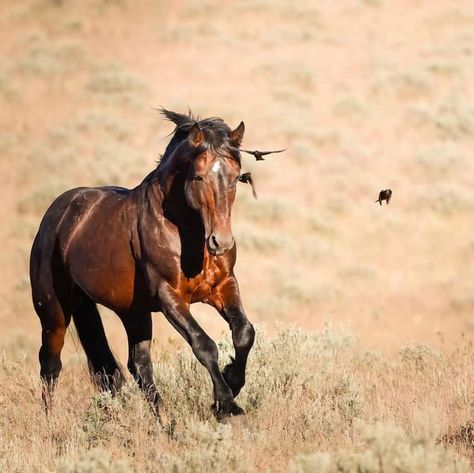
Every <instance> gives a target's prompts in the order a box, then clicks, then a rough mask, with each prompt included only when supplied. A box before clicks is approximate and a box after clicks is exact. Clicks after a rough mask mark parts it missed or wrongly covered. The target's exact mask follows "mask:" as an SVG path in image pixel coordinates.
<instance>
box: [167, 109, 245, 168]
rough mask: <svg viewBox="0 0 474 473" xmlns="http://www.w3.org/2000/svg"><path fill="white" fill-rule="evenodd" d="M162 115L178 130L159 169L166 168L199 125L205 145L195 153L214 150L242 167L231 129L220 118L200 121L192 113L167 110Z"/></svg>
mask: <svg viewBox="0 0 474 473" xmlns="http://www.w3.org/2000/svg"><path fill="white" fill-rule="evenodd" d="M160 113H161V114H162V115H164V116H165V117H166V119H167V120H169V121H171V122H173V123H174V124H175V125H176V128H175V129H174V131H173V137H172V138H171V141H170V142H169V144H168V146H167V147H166V150H165V152H164V154H163V156H162V158H161V160H160V163H159V165H158V169H160V167H162V166H164V165H165V164H166V162H167V160H168V159H169V157H170V156H171V155H173V153H174V151H175V150H176V149H177V148H178V146H179V145H180V144H181V143H183V141H185V140H186V138H187V137H188V135H189V131H190V130H191V128H192V127H193V126H194V125H196V124H198V125H199V128H200V129H201V130H202V132H203V134H204V143H203V144H202V148H201V149H198V150H194V152H195V153H200V152H202V151H204V150H206V149H212V150H213V151H216V152H221V153H224V152H225V153H226V154H229V155H230V156H231V157H232V158H233V159H235V160H236V161H237V162H238V163H239V165H240V153H239V151H238V149H237V148H236V147H235V146H234V144H233V143H232V142H231V140H230V138H229V134H230V132H231V131H232V130H231V129H230V127H229V126H228V125H227V124H226V123H225V122H224V120H222V118H219V117H210V118H205V119H203V120H200V119H199V117H195V116H194V115H193V114H192V113H191V111H189V113H188V114H187V115H184V114H182V113H177V112H172V111H171V110H166V109H165V108H161V109H160Z"/></svg>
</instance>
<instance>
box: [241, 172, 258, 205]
mask: <svg viewBox="0 0 474 473" xmlns="http://www.w3.org/2000/svg"><path fill="white" fill-rule="evenodd" d="M239 181H240V182H243V183H244V184H250V185H251V186H252V194H253V196H254V198H255V199H256V198H257V191H256V190H255V184H254V182H253V179H252V173H250V172H244V173H243V174H241V175H240V176H239Z"/></svg>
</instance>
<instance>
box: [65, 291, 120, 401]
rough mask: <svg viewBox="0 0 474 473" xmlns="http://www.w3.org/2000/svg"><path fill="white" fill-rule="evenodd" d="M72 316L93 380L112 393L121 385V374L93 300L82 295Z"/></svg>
mask: <svg viewBox="0 0 474 473" xmlns="http://www.w3.org/2000/svg"><path fill="white" fill-rule="evenodd" d="M72 317H73V320H74V325H75V326H76V329H77V333H78V335H79V340H80V341H81V344H82V346H83V348H84V351H85V352H86V355H87V360H88V363H89V371H90V373H91V377H92V379H93V381H94V382H95V383H96V384H97V385H98V387H99V388H100V389H103V390H110V391H111V392H112V393H113V394H114V393H115V392H116V391H117V390H118V389H119V388H120V386H121V385H122V382H123V376H122V373H121V371H120V368H119V365H118V363H117V361H116V359H115V357H114V355H113V354H112V352H111V350H110V347H109V344H108V342H107V337H106V336H105V332H104V326H103V325H102V320H101V318H100V314H99V311H98V310H97V306H96V304H95V302H94V301H92V300H91V299H90V298H89V297H87V296H85V295H84V297H83V299H82V302H81V304H80V305H79V307H78V308H77V309H76V310H75V311H74V312H73V314H72Z"/></svg>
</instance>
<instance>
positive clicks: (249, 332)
mask: <svg viewBox="0 0 474 473" xmlns="http://www.w3.org/2000/svg"><path fill="white" fill-rule="evenodd" d="M233 338H234V345H235V348H236V349H243V350H250V349H251V348H252V346H253V343H254V341H255V329H254V327H253V325H252V324H251V323H250V322H249V321H248V320H247V319H246V318H245V319H241V320H240V321H239V323H238V324H236V325H235V326H234V329H233Z"/></svg>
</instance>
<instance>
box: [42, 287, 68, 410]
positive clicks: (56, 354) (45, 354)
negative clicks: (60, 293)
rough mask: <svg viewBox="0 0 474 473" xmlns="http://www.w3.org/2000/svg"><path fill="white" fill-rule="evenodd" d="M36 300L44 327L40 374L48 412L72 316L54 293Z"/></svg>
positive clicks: (46, 294)
mask: <svg viewBox="0 0 474 473" xmlns="http://www.w3.org/2000/svg"><path fill="white" fill-rule="evenodd" d="M35 302H36V303H35V309H36V312H37V314H38V316H39V318H40V320H41V327H42V334H41V348H40V351H39V362H40V376H41V380H42V381H43V401H44V405H45V409H46V412H48V411H49V410H50V408H51V402H52V393H53V390H54V387H55V385H56V382H57V379H58V376H59V372H60V371H61V367H62V364H61V350H62V348H63V346H64V337H65V335H66V329H67V327H68V325H69V322H70V320H71V316H70V314H68V313H67V312H65V311H64V309H63V307H62V306H61V304H60V303H59V301H58V300H57V298H56V296H55V295H54V294H53V293H45V294H44V298H43V297H41V298H37V299H36V301H35Z"/></svg>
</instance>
